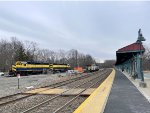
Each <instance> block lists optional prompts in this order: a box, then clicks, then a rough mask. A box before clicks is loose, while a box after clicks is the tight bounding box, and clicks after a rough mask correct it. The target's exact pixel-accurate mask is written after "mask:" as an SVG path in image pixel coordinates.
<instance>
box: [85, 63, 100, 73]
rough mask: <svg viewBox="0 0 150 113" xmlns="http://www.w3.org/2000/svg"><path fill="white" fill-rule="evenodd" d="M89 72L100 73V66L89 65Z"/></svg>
mask: <svg viewBox="0 0 150 113" xmlns="http://www.w3.org/2000/svg"><path fill="white" fill-rule="evenodd" d="M86 70H87V72H94V71H98V70H99V66H97V65H95V64H92V65H88V66H87V68H86Z"/></svg>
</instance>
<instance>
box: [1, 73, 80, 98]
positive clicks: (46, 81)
mask: <svg viewBox="0 0 150 113" xmlns="http://www.w3.org/2000/svg"><path fill="white" fill-rule="evenodd" d="M60 75H61V76H60ZM64 75H65V74H41V75H29V76H21V78H20V80H19V81H20V89H18V79H17V77H3V76H0V97H4V96H7V95H12V94H15V93H19V92H24V91H26V90H29V89H28V88H27V87H31V86H32V87H33V88H38V87H42V86H47V85H50V84H52V83H56V82H59V81H63V80H67V79H70V78H73V77H76V76H81V75H76V76H64Z"/></svg>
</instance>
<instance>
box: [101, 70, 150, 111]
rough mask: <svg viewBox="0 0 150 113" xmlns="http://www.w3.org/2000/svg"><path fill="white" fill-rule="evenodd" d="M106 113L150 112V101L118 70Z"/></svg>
mask: <svg viewBox="0 0 150 113" xmlns="http://www.w3.org/2000/svg"><path fill="white" fill-rule="evenodd" d="M104 113H150V103H149V102H148V100H147V99H146V98H145V97H144V96H143V95H142V94H141V92H140V91H139V90H138V89H137V88H136V87H135V86H134V85H133V84H132V83H131V82H130V81H129V79H127V77H126V76H125V75H124V74H123V73H121V72H119V71H117V72H116V77H115V80H114V83H113V86H112V89H111V93H110V96H109V98H108V101H107V104H106V107H105V110H104Z"/></svg>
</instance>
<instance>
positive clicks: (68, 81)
mask: <svg viewBox="0 0 150 113" xmlns="http://www.w3.org/2000/svg"><path fill="white" fill-rule="evenodd" d="M103 71H105V70H102V71H101V72H103ZM94 74H95V73H94ZM88 77H91V73H90V74H88V75H84V76H81V77H76V78H72V79H69V80H64V81H61V82H57V83H54V84H51V85H49V86H46V87H50V88H48V89H45V90H42V91H38V92H36V93H34V94H28V95H26V96H23V97H21V98H17V99H12V100H10V101H7V102H4V103H0V106H4V105H6V104H9V103H12V102H16V101H19V100H22V99H24V98H28V97H30V96H34V95H37V94H38V93H40V92H43V91H46V90H49V89H53V88H57V87H60V86H63V85H66V84H69V83H72V82H76V81H77V80H81V79H82V78H83V79H86V78H88ZM61 83H62V84H61ZM55 85H58V86H55ZM52 86H53V87H52ZM42 88H43V87H42ZM37 89H39V88H37ZM23 94H24V93H17V94H14V95H10V96H6V97H2V98H0V100H2V99H4V98H10V97H13V96H16V95H23Z"/></svg>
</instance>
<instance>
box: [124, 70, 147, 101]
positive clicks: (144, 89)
mask: <svg viewBox="0 0 150 113" xmlns="http://www.w3.org/2000/svg"><path fill="white" fill-rule="evenodd" d="M124 75H125V76H126V77H127V78H128V79H129V80H130V81H131V82H132V83H133V84H134V85H135V86H136V88H137V89H138V90H139V91H140V92H141V93H142V94H143V95H144V96H145V97H146V98H147V100H148V101H149V102H150V78H147V77H144V79H145V80H144V82H145V83H146V84H147V87H145V88H142V87H140V86H139V83H140V81H141V80H139V79H135V80H134V79H133V78H131V76H130V75H129V74H127V73H125V72H124Z"/></svg>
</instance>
